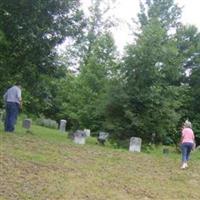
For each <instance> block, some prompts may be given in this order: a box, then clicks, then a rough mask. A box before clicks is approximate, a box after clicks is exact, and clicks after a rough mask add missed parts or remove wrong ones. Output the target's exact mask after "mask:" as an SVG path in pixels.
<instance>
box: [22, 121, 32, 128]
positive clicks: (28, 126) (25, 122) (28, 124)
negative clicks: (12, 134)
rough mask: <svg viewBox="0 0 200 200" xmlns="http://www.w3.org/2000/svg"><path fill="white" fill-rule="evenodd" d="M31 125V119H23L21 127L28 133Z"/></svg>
mask: <svg viewBox="0 0 200 200" xmlns="http://www.w3.org/2000/svg"><path fill="white" fill-rule="evenodd" d="M31 124H32V120H31V119H24V121H23V124H22V127H23V128H25V129H27V131H29V130H30V128H31Z"/></svg>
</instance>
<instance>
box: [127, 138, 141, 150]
mask: <svg viewBox="0 0 200 200" xmlns="http://www.w3.org/2000/svg"><path fill="white" fill-rule="evenodd" d="M141 144H142V139H141V138H139V137H132V138H131V139H130V146H129V151H132V152H140V151H141Z"/></svg>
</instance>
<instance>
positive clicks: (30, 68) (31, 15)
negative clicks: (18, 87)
mask: <svg viewBox="0 0 200 200" xmlns="http://www.w3.org/2000/svg"><path fill="white" fill-rule="evenodd" d="M82 24H83V23H82V12H81V11H80V10H79V1H75V0H69V1H67V0H61V1H56V0H53V1H41V0H34V1H28V0H25V1H23V0H20V1H11V0H8V1H7V0H2V1H1V3H0V30H1V32H0V33H1V37H0V38H1V40H2V37H3V38H5V40H6V44H7V45H6V46H5V45H4V47H2V46H1V48H0V55H1V56H2V57H3V58H4V59H1V63H0V72H1V74H3V75H4V76H1V77H0V81H1V82H2V83H3V84H2V87H1V88H0V93H1V94H2V93H3V92H4V90H5V87H8V86H10V85H12V84H14V83H15V81H19V82H21V83H22V86H23V87H24V88H25V90H26V92H27V94H28V95H30V94H31V95H32V98H33V99H31V101H32V100H33V101H34V103H33V104H32V108H33V107H34V106H35V107H34V108H33V109H29V112H33V111H35V112H36V113H37V112H39V111H40V112H41V110H40V108H41V107H40V108H38V106H37V104H38V102H41V101H44V99H43V95H40V93H41V92H42V91H43V90H46V89H47V88H46V87H45V85H48V84H49V80H48V78H49V77H50V78H51V79H52V78H53V77H58V76H60V75H62V73H60V71H62V68H61V67H60V66H59V65H58V64H57V63H56V62H55V56H56V51H55V47H56V46H57V45H58V44H61V43H62V42H63V41H64V40H65V38H66V37H72V38H73V37H76V36H78V34H79V30H80V29H82ZM2 34H3V36H2ZM45 76H46V78H45V80H46V82H45V84H43V83H44V79H43V78H44V77H45ZM41 82H42V84H40V83H41ZM28 95H25V96H26V97H27V96H28ZM33 95H34V97H33ZM25 101H30V100H28V99H25Z"/></svg>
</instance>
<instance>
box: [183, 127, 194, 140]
mask: <svg viewBox="0 0 200 200" xmlns="http://www.w3.org/2000/svg"><path fill="white" fill-rule="evenodd" d="M185 142H190V143H194V133H193V131H192V129H191V128H184V129H183V130H182V143H185Z"/></svg>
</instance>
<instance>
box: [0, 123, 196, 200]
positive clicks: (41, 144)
mask: <svg viewBox="0 0 200 200" xmlns="http://www.w3.org/2000/svg"><path fill="white" fill-rule="evenodd" d="M31 131H32V133H26V132H25V130H23V129H21V128H18V129H17V131H16V133H15V134H6V133H4V132H3V131H2V125H1V127H0V142H1V143H0V150H1V155H0V199H1V200H23V199H29V200H65V199H66V200H134V199H140V200H142V199H144V200H148V199H153V200H156V199H158V200H162V199H163V200H177V199H180V200H183V199H188V200H194V199H198V200H199V199H200V152H194V153H193V154H192V159H191V162H190V166H189V169H187V170H180V155H179V154H175V153H170V154H169V155H168V156H163V155H162V151H160V152H157V153H156V152H154V153H149V154H147V153H131V152H128V151H127V150H120V149H112V148H111V147H110V146H105V147H102V146H99V145H97V144H96V140H95V139H93V138H90V139H88V140H87V144H86V145H84V146H83V145H76V144H74V143H73V142H72V141H71V140H70V139H68V138H67V136H66V135H65V134H62V133H60V132H59V131H56V130H52V129H47V128H43V127H39V126H33V127H32V130H31Z"/></svg>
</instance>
